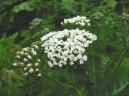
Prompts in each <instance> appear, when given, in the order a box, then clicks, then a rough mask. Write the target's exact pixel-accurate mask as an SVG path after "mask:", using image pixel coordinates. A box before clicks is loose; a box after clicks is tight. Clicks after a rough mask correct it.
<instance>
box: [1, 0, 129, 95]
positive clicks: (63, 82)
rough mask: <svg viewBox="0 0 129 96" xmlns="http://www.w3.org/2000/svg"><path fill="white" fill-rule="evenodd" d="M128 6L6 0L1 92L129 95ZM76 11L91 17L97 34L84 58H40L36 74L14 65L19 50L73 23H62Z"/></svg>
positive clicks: (115, 1) (88, 0) (119, 1)
mask: <svg viewBox="0 0 129 96" xmlns="http://www.w3.org/2000/svg"><path fill="white" fill-rule="evenodd" d="M128 6H129V1H128V0H1V1H0V32H1V34H0V96H129V93H128V90H129V52H128V50H129V14H128V11H129V7H128ZM123 13H124V14H123ZM122 14H123V15H122ZM77 15H80V16H86V17H88V18H89V19H90V21H91V25H90V28H88V30H89V31H90V32H91V33H93V34H95V35H96V36H97V40H96V41H95V42H94V43H93V44H91V45H90V46H89V47H88V48H87V49H86V52H85V54H86V55H87V56H88V60H87V61H86V62H84V64H81V65H79V64H78V65H77V66H72V67H71V66H64V67H61V68H60V67H53V68H50V67H49V66H48V64H47V62H46V61H47V60H48V58H41V64H40V65H41V66H40V67H41V68H40V70H42V71H43V74H42V76H41V77H40V75H39V77H35V78H34V77H33V76H32V77H31V76H30V77H29V78H28V77H25V76H24V74H22V72H21V70H20V71H19V69H18V68H15V67H14V66H13V63H14V62H16V59H15V56H16V53H17V51H19V50H22V48H25V47H28V46H29V48H32V47H33V44H35V43H37V42H36V41H40V38H41V37H42V36H44V35H45V34H48V33H49V32H51V31H59V30H63V29H64V28H67V29H71V28H73V26H72V27H70V26H61V24H60V23H61V22H63V20H64V19H66V18H72V17H74V16H77ZM74 27H75V26H74ZM76 27H77V26H76ZM81 29H84V28H81ZM33 42H34V43H33ZM39 54H40V56H39V57H42V52H39Z"/></svg>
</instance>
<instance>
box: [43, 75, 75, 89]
mask: <svg viewBox="0 0 129 96" xmlns="http://www.w3.org/2000/svg"><path fill="white" fill-rule="evenodd" d="M42 74H43V75H44V76H46V77H47V78H49V79H51V80H52V81H54V82H56V83H58V84H60V85H62V86H63V87H67V88H72V89H74V87H73V86H71V85H68V84H64V83H62V82H60V81H58V80H56V79H55V78H52V77H51V76H49V75H47V74H45V73H42Z"/></svg>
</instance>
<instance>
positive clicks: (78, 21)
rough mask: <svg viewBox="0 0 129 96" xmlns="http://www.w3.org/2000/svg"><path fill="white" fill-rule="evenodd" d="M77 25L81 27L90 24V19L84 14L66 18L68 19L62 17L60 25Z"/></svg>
mask: <svg viewBox="0 0 129 96" xmlns="http://www.w3.org/2000/svg"><path fill="white" fill-rule="evenodd" d="M67 24H68V25H70V24H72V25H78V27H79V26H81V27H86V26H90V20H89V19H87V17H85V16H76V17H73V18H68V19H64V21H63V22H61V25H67Z"/></svg>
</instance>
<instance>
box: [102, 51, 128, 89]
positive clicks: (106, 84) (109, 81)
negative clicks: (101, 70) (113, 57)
mask: <svg viewBox="0 0 129 96" xmlns="http://www.w3.org/2000/svg"><path fill="white" fill-rule="evenodd" d="M126 53H127V49H125V50H124V51H123V53H122V55H121V57H120V59H119V60H118V62H117V64H116V66H115V68H114V70H113V71H112V72H111V74H110V75H109V78H108V80H107V82H106V83H105V84H104V85H103V89H105V88H106V87H108V86H109V84H110V83H111V81H112V79H113V76H114V75H115V73H116V72H117V70H118V69H119V67H120V64H121V62H122V61H123V59H124V57H125V56H126Z"/></svg>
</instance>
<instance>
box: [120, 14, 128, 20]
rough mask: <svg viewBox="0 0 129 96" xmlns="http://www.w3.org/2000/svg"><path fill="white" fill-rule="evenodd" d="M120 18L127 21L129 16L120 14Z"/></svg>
mask: <svg viewBox="0 0 129 96" xmlns="http://www.w3.org/2000/svg"><path fill="white" fill-rule="evenodd" d="M120 17H121V18H122V19H124V20H129V14H127V13H122V15H121V16H120Z"/></svg>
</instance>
